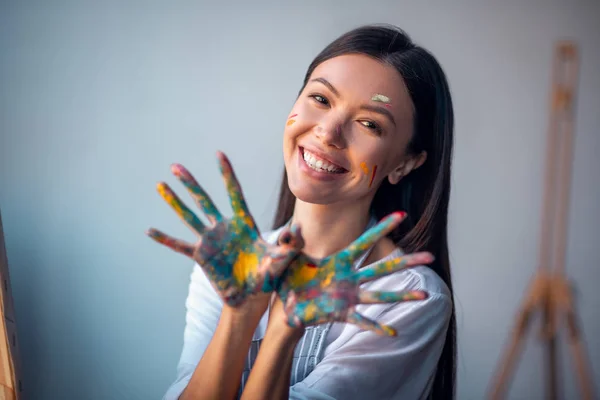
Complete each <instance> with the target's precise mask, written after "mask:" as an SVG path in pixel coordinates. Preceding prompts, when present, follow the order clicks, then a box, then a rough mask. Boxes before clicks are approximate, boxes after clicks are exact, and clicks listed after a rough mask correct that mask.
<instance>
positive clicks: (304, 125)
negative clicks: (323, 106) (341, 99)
mask: <svg viewBox="0 0 600 400" xmlns="http://www.w3.org/2000/svg"><path fill="white" fill-rule="evenodd" d="M319 115H320V114H319V112H318V110H315V108H314V107H310V106H308V105H307V104H306V103H304V102H303V103H297V104H296V105H294V108H292V111H291V112H290V114H289V115H288V118H287V120H286V122H285V136H286V138H288V139H291V138H294V137H297V136H299V135H302V134H304V133H306V132H308V131H310V129H311V128H312V127H314V126H315V125H316V124H317V123H318V121H319Z"/></svg>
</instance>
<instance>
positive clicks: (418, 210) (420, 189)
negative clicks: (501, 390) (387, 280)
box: [274, 25, 456, 399]
mask: <svg viewBox="0 0 600 400" xmlns="http://www.w3.org/2000/svg"><path fill="white" fill-rule="evenodd" d="M344 54H364V55H368V56H370V57H373V58H374V59H377V60H379V61H381V62H383V63H386V64H388V65H391V66H393V67H395V68H396V69H397V70H398V73H400V75H401V76H402V78H403V80H404V82H405V84H406V86H407V88H408V91H409V93H410V97H411V100H412V103H413V106H414V116H413V117H414V132H413V135H412V139H411V142H410V144H409V147H408V151H410V152H412V153H414V154H419V153H420V152H422V151H426V152H427V159H426V161H425V163H424V164H423V165H422V166H421V167H420V168H417V169H416V170H414V171H412V172H411V173H410V174H408V175H407V176H405V177H404V178H403V179H402V180H401V181H400V182H399V183H398V184H396V185H392V184H390V183H389V182H388V181H387V180H384V181H383V182H382V184H381V186H380V187H379V189H378V190H377V193H376V194H375V197H374V199H373V202H372V204H371V211H372V213H373V214H374V216H375V217H376V218H377V219H381V218H383V217H385V216H386V215H388V214H390V213H392V212H394V211H406V212H407V213H408V217H407V219H406V220H405V221H404V222H403V223H402V224H400V226H399V227H398V228H397V229H396V230H395V231H394V232H392V233H391V234H390V238H391V239H392V240H393V241H394V242H395V243H396V245H397V246H399V247H400V248H402V249H403V250H404V251H405V252H407V253H412V252H416V251H430V252H432V253H433V254H434V255H435V258H436V259H435V261H434V262H433V263H432V264H431V265H430V267H431V268H432V269H433V270H434V271H435V272H436V273H437V274H438V275H439V276H440V277H441V279H443V280H444V282H445V283H446V285H447V286H448V288H449V289H450V292H451V293H452V297H454V294H453V289H452V279H451V275H450V260H449V256H448V243H447V219H448V201H449V198H450V169H451V163H452V142H453V129H454V113H453V110H452V99H451V97H450V89H449V87H448V82H447V80H446V76H445V74H444V72H443V70H442V68H441V67H440V65H439V64H438V62H437V61H436V59H435V58H434V57H433V55H432V54H431V53H429V52H428V51H427V50H425V49H424V48H422V47H419V46H417V45H415V44H414V43H413V42H412V40H411V39H410V37H409V36H408V35H407V34H406V33H405V32H403V31H402V30H401V29H399V28H397V27H395V26H390V25H369V26H363V27H360V28H357V29H354V30H352V31H350V32H348V33H346V34H344V35H342V36H340V37H339V38H338V39H336V40H335V41H333V42H332V43H331V44H329V45H328V46H327V47H326V48H325V49H324V50H323V51H322V52H321V53H320V54H319V55H317V57H316V58H315V59H314V60H313V62H312V63H311V64H310V66H309V67H308V71H307V72H306V76H305V78H304V84H303V86H302V89H301V90H300V93H302V90H303V89H304V86H305V85H306V83H307V82H308V80H309V79H310V76H311V74H312V72H313V71H314V69H315V68H316V67H317V66H318V65H319V64H321V63H322V62H324V61H326V60H328V59H331V58H334V57H337V56H341V55H344ZM295 201H296V197H295V196H294V195H293V194H292V192H291V191H290V188H289V186H288V182H287V173H286V171H285V167H284V171H283V179H282V183H281V189H280V193H279V204H278V207H277V214H276V215H275V220H274V228H278V227H280V226H282V225H283V224H285V223H286V222H287V221H289V219H290V218H291V217H292V213H293V211H294V204H295ZM455 384H456V317H455V312H454V304H453V305H452V316H451V319H450V325H449V327H448V331H447V334H446V342H445V344H444V348H443V350H442V354H441V356H440V359H439V361H438V366H437V370H436V376H435V380H434V383H433V388H432V391H431V395H430V397H431V398H434V399H440V398H444V399H447V398H454V396H455Z"/></svg>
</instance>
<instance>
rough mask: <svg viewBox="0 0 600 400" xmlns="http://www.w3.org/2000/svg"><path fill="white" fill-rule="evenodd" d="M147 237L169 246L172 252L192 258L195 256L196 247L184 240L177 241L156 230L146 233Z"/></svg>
mask: <svg viewBox="0 0 600 400" xmlns="http://www.w3.org/2000/svg"><path fill="white" fill-rule="evenodd" d="M146 235H148V236H150V238H152V239H153V240H154V241H156V242H158V243H160V244H162V245H165V246H167V247H168V248H170V249H171V250H174V251H176V252H178V253H181V254H184V255H186V256H188V257H190V258H192V257H193V256H194V246H192V245H191V244H189V243H186V242H184V241H183V240H179V239H175V238H173V237H171V236H168V235H165V234H164V233H162V232H161V231H159V230H156V229H149V230H148V231H147V232H146Z"/></svg>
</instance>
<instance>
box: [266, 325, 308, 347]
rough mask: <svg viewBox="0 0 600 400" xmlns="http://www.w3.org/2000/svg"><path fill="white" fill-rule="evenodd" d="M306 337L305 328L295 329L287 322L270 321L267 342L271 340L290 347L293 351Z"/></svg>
mask: <svg viewBox="0 0 600 400" xmlns="http://www.w3.org/2000/svg"><path fill="white" fill-rule="evenodd" d="M302 336H304V327H303V326H301V327H298V328H293V327H291V326H289V325H288V324H287V322H286V321H284V320H281V321H276V320H275V321H273V320H271V321H269V325H268V326H267V331H266V332H265V340H266V339H267V338H270V339H272V340H274V341H276V342H279V343H281V344H282V345H286V346H290V345H292V349H293V348H294V347H295V345H296V344H297V343H298V342H299V341H300V339H302Z"/></svg>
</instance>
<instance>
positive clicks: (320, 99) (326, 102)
mask: <svg viewBox="0 0 600 400" xmlns="http://www.w3.org/2000/svg"><path fill="white" fill-rule="evenodd" d="M310 97H312V98H313V99H315V100H316V101H317V102H319V103H321V104H323V105H329V100H327V99H326V98H325V97H324V96H321V95H320V94H312V95H310Z"/></svg>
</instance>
